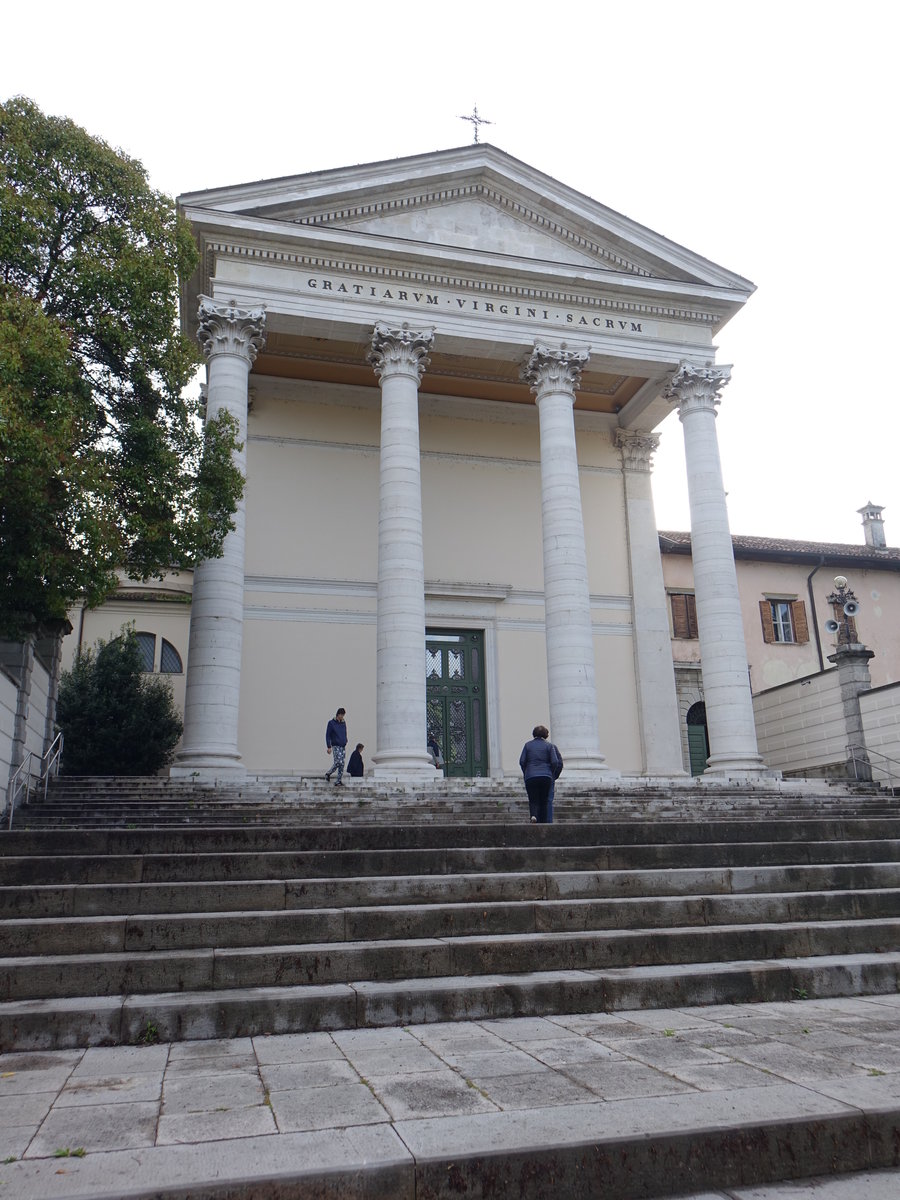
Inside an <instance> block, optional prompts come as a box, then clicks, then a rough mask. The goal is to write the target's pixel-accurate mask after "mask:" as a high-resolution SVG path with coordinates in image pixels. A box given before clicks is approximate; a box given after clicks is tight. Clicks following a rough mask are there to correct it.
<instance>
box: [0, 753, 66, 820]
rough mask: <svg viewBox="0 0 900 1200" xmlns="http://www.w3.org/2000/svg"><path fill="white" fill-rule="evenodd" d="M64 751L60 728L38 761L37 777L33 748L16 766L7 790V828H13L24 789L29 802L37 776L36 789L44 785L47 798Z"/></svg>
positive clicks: (26, 800)
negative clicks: (33, 768) (51, 779)
mask: <svg viewBox="0 0 900 1200" xmlns="http://www.w3.org/2000/svg"><path fill="white" fill-rule="evenodd" d="M62 752H63V735H62V730H60V732H59V733H58V734H57V735H56V737H55V738H54V739H53V741H52V743H51V745H50V748H49V749H48V750H47V751H46V752H45V753H44V754H42V755H41V757H40V758H39V759H38V762H39V763H40V769H39V770H38V772H37V776H36V777H35V773H34V771H33V770H32V763H33V762H34V759H35V757H36V755H35V753H34V751H33V750H29V751H28V752H27V753H26V755H25V757H24V758H23V759H22V761H21V762H20V763H19V765H18V767H16V771H15V774H14V775H13V777H12V779H11V780H10V781H9V787H8V788H7V791H6V803H7V807H8V809H9V821H8V823H7V829H12V825H13V817H14V816H15V812H16V802H17V801H18V799H19V797H20V796H21V794H22V792H23V791H24V792H25V800H24V803H25V804H27V803H28V797H29V796H30V794H31V787H32V780H33V779H35V778H36V782H35V785H34V790H35V791H37V790H38V789H39V788H40V787H41V785H43V788H44V799H45V800H46V799H47V788H48V786H49V784H50V776H51V775H56V774H57V773H58V771H59V764H60V761H61V759H62Z"/></svg>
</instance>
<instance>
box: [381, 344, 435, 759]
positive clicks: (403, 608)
mask: <svg viewBox="0 0 900 1200" xmlns="http://www.w3.org/2000/svg"><path fill="white" fill-rule="evenodd" d="M433 341H434V330H433V329H410V328H409V326H408V325H407V324H406V323H405V322H404V324H403V325H402V326H401V327H400V328H399V329H394V328H390V327H389V326H387V325H383V324H381V323H379V324H378V325H376V326H375V331H374V333H373V335H372V349H371V352H370V354H369V356H368V360H369V362H370V363H371V364H372V367H373V368H374V370H375V373H376V375H377V376H378V381H379V384H380V385H381V467H380V476H379V493H378V613H377V617H376V639H377V642H376V693H375V702H376V714H375V721H376V742H377V746H378V749H377V751H376V752H375V754H374V755H373V756H372V762H373V764H374V774H375V778H376V779H391V780H398V781H410V782H416V781H425V780H434V779H437V778H438V772H437V771H436V770H435V768H434V765H433V764H432V762H431V758H430V756H429V754H428V751H427V750H426V748H425V742H426V720H425V560H424V543H423V539H422V483H421V465H420V459H419V383H420V381H421V379H422V373H423V371H424V370H425V367H426V366H427V365H428V358H427V354H428V351H429V350H430V348H431V344H432V342H433Z"/></svg>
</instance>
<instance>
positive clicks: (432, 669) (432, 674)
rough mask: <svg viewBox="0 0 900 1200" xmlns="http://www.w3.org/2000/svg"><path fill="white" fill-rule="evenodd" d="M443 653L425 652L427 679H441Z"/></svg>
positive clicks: (427, 650)
mask: <svg viewBox="0 0 900 1200" xmlns="http://www.w3.org/2000/svg"><path fill="white" fill-rule="evenodd" d="M440 677H441V652H440V650H429V649H427V648H426V650H425V678H426V679H440Z"/></svg>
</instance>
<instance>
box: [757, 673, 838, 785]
mask: <svg viewBox="0 0 900 1200" xmlns="http://www.w3.org/2000/svg"><path fill="white" fill-rule="evenodd" d="M753 715H754V717H755V719H756V734H757V738H758V742H759V752H760V754H761V755H762V757H763V760H764V762H766V763H767V765H768V766H770V767H774V768H775V769H776V770H779V771H785V772H789V773H790V772H794V773H797V772H805V771H809V772H815V771H816V770H817V769H820V768H825V767H827V766H830V765H833V764H836V763H842V762H843V761H844V760H845V758H846V743H847V738H846V733H845V724H844V710H843V704H842V702H841V692H840V683H839V680H838V675H837V671H825V672H820V673H818V674H816V675H810V676H809V677H807V678H806V679H803V680H796V681H793V682H791V683H788V684H784V685H783V686H781V687H777V688H774V689H772V690H771V691H768V692H762V693H760V694H757V695H754V697H753Z"/></svg>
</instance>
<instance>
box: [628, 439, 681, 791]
mask: <svg viewBox="0 0 900 1200" xmlns="http://www.w3.org/2000/svg"><path fill="white" fill-rule="evenodd" d="M616 445H617V446H618V448H619V450H620V452H621V455H622V474H623V477H624V481H625V528H626V536H627V539H628V560H629V566H630V570H631V595H632V604H633V608H634V659H635V675H636V677H637V692H638V705H639V707H640V714H641V744H642V747H643V758H644V774H645V775H684V774H685V770H684V765H683V761H682V752H681V730H680V728H679V722H678V698H677V696H676V692H675V670H674V667H673V664H672V643H671V637H670V633H669V613H668V609H667V607H666V590H665V584H664V582H663V574H662V562H661V560H660V556H659V534H658V532H657V528H656V516H655V514H654V511H653V492H652V489H651V487H650V472H651V470H652V467H653V462H652V460H653V455H654V454H655V453H656V450H657V448H658V447H659V435H658V434H655V433H645V432H642V431H640V430H634V429H617V430H616Z"/></svg>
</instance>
